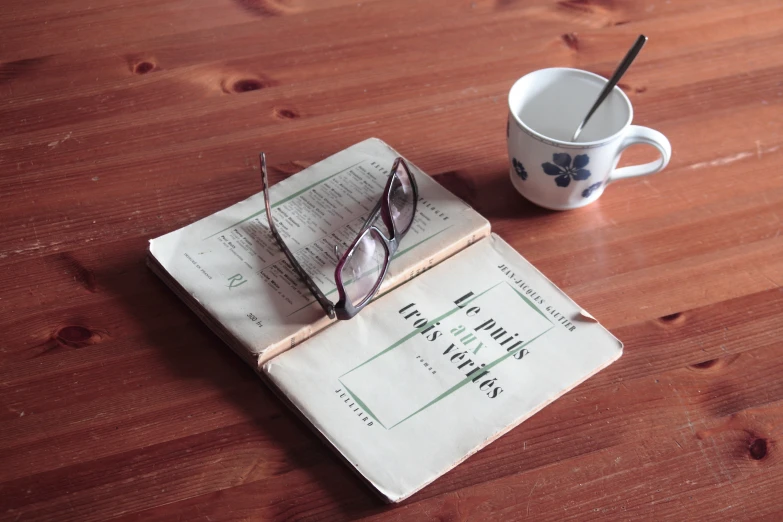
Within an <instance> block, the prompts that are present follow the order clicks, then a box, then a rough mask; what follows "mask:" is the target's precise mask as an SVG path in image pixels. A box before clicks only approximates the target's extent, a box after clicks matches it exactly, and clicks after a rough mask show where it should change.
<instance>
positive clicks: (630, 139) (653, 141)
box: [609, 125, 672, 183]
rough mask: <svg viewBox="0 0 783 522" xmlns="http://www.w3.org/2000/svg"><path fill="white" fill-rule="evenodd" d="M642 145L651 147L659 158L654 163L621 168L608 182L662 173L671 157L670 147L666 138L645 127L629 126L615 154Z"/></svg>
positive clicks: (615, 171)
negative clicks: (656, 150) (659, 154)
mask: <svg viewBox="0 0 783 522" xmlns="http://www.w3.org/2000/svg"><path fill="white" fill-rule="evenodd" d="M637 144H644V145H652V146H653V147H655V148H656V149H658V152H660V153H661V157H660V158H659V159H657V160H655V161H651V162H649V163H644V164H642V165H631V166H630V167H622V168H619V169H615V170H614V172H612V174H611V175H610V176H609V182H610V183H611V182H612V181H617V180H618V179H625V178H633V177H636V176H646V175H647V174H655V173H656V172H660V171H662V170H663V169H664V168H665V167H666V165H668V164H669V160H670V159H671V156H672V146H671V144H670V143H669V140H668V139H666V136H664V135H663V134H661V133H660V132H658V131H657V130H653V129H650V128H647V127H640V126H638V125H631V126H629V127H628V134H627V135H626V136H625V139H624V140H623V142H622V144H621V145H620V150H619V151H618V152H617V155H618V156H619V155H620V153H622V152H623V151H624V150H625V149H627V148H628V147H630V146H631V145H637Z"/></svg>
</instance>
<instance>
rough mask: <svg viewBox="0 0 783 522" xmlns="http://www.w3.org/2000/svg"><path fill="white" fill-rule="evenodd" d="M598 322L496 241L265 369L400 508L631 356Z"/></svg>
mask: <svg viewBox="0 0 783 522" xmlns="http://www.w3.org/2000/svg"><path fill="white" fill-rule="evenodd" d="M587 317H589V316H586V315H584V314H583V313H582V310H581V308H580V307H579V306H577V305H576V304H575V303H574V302H573V301H571V300H570V299H569V298H568V297H567V296H566V295H565V294H563V293H562V292H561V291H560V290H559V289H558V288H557V287H556V286H554V285H553V284H552V283H551V282H550V281H549V280H547V279H546V278H545V277H544V276H543V275H542V274H541V273H540V272H538V271H537V270H536V269H535V268H534V267H533V266H532V265H530V264H529V263H528V262H527V261H526V260H525V259H524V258H522V256H520V255H519V254H518V253H517V252H515V251H514V250H513V249H512V248H511V247H510V246H509V245H508V244H506V243H505V242H504V241H503V240H502V239H500V238H499V237H497V236H495V235H492V236H491V237H490V238H487V239H483V240H481V241H480V242H478V243H476V244H474V245H472V246H471V247H469V248H467V249H465V250H464V251H462V252H460V253H458V254H456V255H455V256H453V257H452V258H450V259H449V260H448V261H446V262H444V263H442V264H440V265H438V266H436V267H434V268H433V269H432V270H430V271H428V272H427V273H425V274H422V275H421V276H419V277H417V278H416V279H414V280H412V281H410V282H408V283H406V284H405V285H403V286H401V287H400V288H398V289H396V290H395V291H394V292H391V293H389V294H387V295H385V296H383V297H381V298H379V299H378V300H376V301H375V302H374V303H372V304H370V305H369V306H368V307H367V308H365V309H364V310H363V311H362V312H361V313H360V314H359V315H358V316H357V317H356V318H354V319H353V320H351V321H348V322H341V323H339V324H337V325H335V326H333V327H332V328H330V329H328V330H326V331H324V332H322V333H320V334H319V335H318V337H317V338H314V339H311V340H309V341H307V342H305V343H303V344H302V345H300V346H298V347H297V348H296V349H295V350H291V351H290V352H287V353H285V354H282V355H280V356H278V357H276V358H274V359H272V360H271V361H269V362H268V363H266V364H265V365H264V366H263V372H264V374H265V375H266V376H267V377H268V378H269V380H270V381H271V383H272V384H273V385H274V386H275V387H276V388H277V389H278V391H280V392H281V393H282V394H283V395H284V396H285V397H286V398H287V399H288V400H289V402H290V403H291V404H292V405H293V406H294V407H295V408H297V409H298V410H299V412H301V413H302V414H303V415H304V416H305V417H306V418H307V419H308V420H309V421H310V422H311V423H312V424H313V426H314V427H315V429H317V430H318V431H319V432H320V433H321V434H322V435H323V436H324V437H325V438H326V439H327V440H328V441H329V442H330V443H331V444H332V445H333V446H334V447H335V449H336V450H337V451H338V452H339V453H340V454H341V455H342V456H343V457H344V458H345V460H346V461H347V462H348V463H350V464H351V465H352V466H353V467H354V468H355V470H356V471H357V472H359V473H360V474H361V475H362V476H363V477H364V478H365V479H366V480H367V481H368V482H369V483H370V484H372V485H373V486H374V487H375V488H376V489H377V490H378V491H379V492H380V493H381V495H383V497H384V498H386V499H387V500H389V501H394V502H396V501H399V500H401V499H403V498H405V497H407V496H409V495H410V494H412V493H413V492H415V491H417V490H418V489H419V488H421V487H423V486H424V485H426V484H428V483H429V482H431V481H432V480H434V479H435V478H437V477H438V476H440V475H441V474H443V473H445V472H446V471H448V470H449V469H451V468H452V467H454V466H455V465H456V464H458V463H459V462H461V461H462V460H463V459H465V458H467V457H468V456H469V455H471V454H472V453H474V452H475V451H477V450H478V449H480V448H481V447H483V446H484V445H486V444H488V443H489V442H491V441H492V440H494V439H495V438H497V437H498V436H500V435H502V434H503V433H505V432H506V431H507V430H508V429H510V428H512V427H513V426H516V425H517V424H519V423H520V422H521V421H523V420H524V419H526V418H528V417H529V416H530V415H532V414H533V413H535V412H537V411H539V410H540V409H541V408H543V407H544V406H545V405H547V404H549V403H550V402H551V401H553V400H555V399H556V398H557V397H559V396H561V395H562V394H564V393H565V392H567V391H568V390H570V389H571V388H573V387H574V386H576V385H577V384H579V383H580V382H582V381H584V380H585V379H587V378H588V377H590V376H591V375H593V374H594V373H596V372H597V371H599V370H600V369H602V368H604V367H605V366H607V365H609V364H610V363H611V362H612V361H614V360H616V359H617V358H618V357H620V355H621V353H622V343H620V341H618V340H617V339H616V338H615V337H613V336H612V335H611V334H610V333H609V332H608V331H607V330H606V329H605V328H603V327H602V326H601V325H600V324H598V323H596V322H594V321H593V320H589V319H587Z"/></svg>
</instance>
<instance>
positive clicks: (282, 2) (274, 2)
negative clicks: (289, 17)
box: [234, 0, 300, 16]
mask: <svg viewBox="0 0 783 522" xmlns="http://www.w3.org/2000/svg"><path fill="white" fill-rule="evenodd" d="M234 2H236V3H237V5H239V7H241V8H242V9H244V10H245V11H247V12H248V13H250V14H253V15H255V16H280V15H286V14H293V13H297V12H298V11H300V9H299V8H297V7H294V6H291V5H289V4H290V3H291V2H290V0H234Z"/></svg>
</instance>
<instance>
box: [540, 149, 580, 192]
mask: <svg viewBox="0 0 783 522" xmlns="http://www.w3.org/2000/svg"><path fill="white" fill-rule="evenodd" d="M552 161H553V162H554V163H549V162H546V163H542V164H541V168H542V169H544V172H545V173H547V174H549V175H550V176H557V177H556V178H555V183H556V184H557V186H558V187H567V186H568V185H570V184H571V178H573V179H574V181H583V180H586V179H587V178H589V177H590V171H589V170H587V169H585V167H586V166H587V164H588V163H590V158H589V157H588V156H587V154H579V155H577V156H576V157H575V158H574V162H573V164H572V163H571V155H570V154H566V153H565V152H556V153H555V154H552Z"/></svg>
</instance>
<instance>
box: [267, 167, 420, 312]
mask: <svg viewBox="0 0 783 522" xmlns="http://www.w3.org/2000/svg"><path fill="white" fill-rule="evenodd" d="M259 157H260V160H261V181H262V187H263V191H264V206H265V207H266V218H267V221H268V222H269V230H270V231H271V232H272V235H273V236H274V238H275V240H276V241H277V243H278V246H279V247H280V248H281V250H282V251H283V252H284V253H285V255H286V257H287V258H288V261H289V263H291V265H292V266H293V267H294V270H295V271H296V272H297V274H298V275H299V277H300V278H301V279H302V281H303V282H304V283H305V285H307V288H308V289H309V290H310V293H312V294H313V296H314V297H315V298H316V300H317V301H318V303H319V304H320V305H321V307H322V308H323V309H324V312H326V315H327V316H329V318H330V319H334V318H335V317H336V318H337V319H340V320H347V319H351V318H352V317H354V316H355V315H356V314H358V313H359V312H360V311H361V310H362V309H363V308H364V307H365V306H366V305H367V303H369V302H370V301H371V300H372V298H373V297H375V294H377V293H378V290H379V289H380V287H381V284H383V280H384V279H385V278H386V272H387V271H388V270H389V265H390V264H391V260H392V258H393V257H394V254H395V253H396V252H397V248H398V246H399V242H400V240H401V239H402V238H403V236H405V234H406V233H407V232H408V230H410V228H411V226H412V225H413V220H414V217H415V215H416V206H417V203H418V201H419V187H418V185H417V184H416V178H415V177H414V176H413V172H411V169H410V168H409V167H408V164H407V163H406V162H405V160H404V159H403V158H402V157H400V156H398V157H397V158H396V159H395V160H394V164H393V165H392V169H391V175H390V176H389V179H388V180H387V182H386V186H385V188H384V189H383V192H382V193H381V197H380V199H379V200H378V203H376V204H375V207H374V208H373V210H372V211H370V214H369V215H368V216H367V220H366V221H365V222H364V225H362V228H361V229H360V230H359V232H358V233H357V235H356V238H355V239H354V240H353V241H352V242H351V244H350V245H349V246H348V248H347V249H346V251H345V252H344V253H343V254H342V256H341V257H340V259H338V261H337V266H336V267H335V269H334V281H335V285H336V286H337V293H338V295H339V300H338V301H337V303H332V301H331V300H330V299H329V298H328V297H326V295H324V293H323V292H322V291H321V289H320V288H318V285H316V284H315V281H313V279H312V278H311V277H310V276H309V275H308V274H307V271H306V270H305V269H304V267H303V266H302V265H301V264H300V263H299V261H297V259H296V257H295V256H294V254H293V252H291V250H290V249H289V248H288V245H287V244H286V242H285V241H284V240H283V237H282V236H281V235H280V233H279V232H278V231H277V225H275V222H274V219H273V218H272V205H271V204H270V202H269V190H268V189H269V181H268V179H267V170H266V154H265V153H263V152H261V153H260V154H259ZM400 166H402V167H403V169H405V173H406V174H407V175H408V178H409V179H410V181H411V187H412V188H413V213H412V217H411V222H410V223H409V224H408V227H407V228H406V229H405V230H403V231H398V230H397V226H396V225H395V224H394V219H392V216H391V201H390V198H391V188H392V184H393V183H394V179H395V178H396V176H397V169H398V168H399V167H400ZM401 182H402V181H401ZM379 214H380V216H381V219H382V220H383V223H384V225H386V228H387V230H388V231H390V232H391V234H390V236H391V237H388V238H387V237H386V234H384V233H383V231H381V229H379V228H378V227H377V226H376V225H374V224H373V223H374V222H375V221H376V220H377V219H378V215H379ZM371 231H374V232H375V233H376V234H378V236H380V238H381V240H382V242H381V244H382V245H383V247H384V250H385V256H384V260H383V269H382V270H381V274H380V277H379V278H378V280H377V281H376V283H375V286H373V288H372V291H370V292H369V293H368V294H367V297H365V298H364V299H363V300H362V301H361V302H360V303H359V304H358V305H354V304H353V302H351V300H350V299H348V297H347V295H346V293H345V284H344V283H343V279H342V270H343V268H344V267H345V263H347V262H348V260H349V259H350V258H351V256H352V255H353V251H354V250H355V249H356V247H357V246H358V244H359V241H361V240H362V238H363V237H364V236H365V234H368V233H372V232H371ZM335 248H336V245H335ZM335 253H336V252H335Z"/></svg>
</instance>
